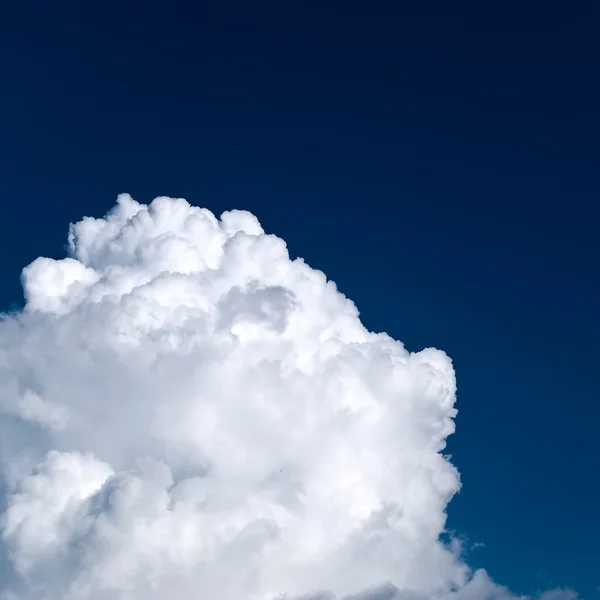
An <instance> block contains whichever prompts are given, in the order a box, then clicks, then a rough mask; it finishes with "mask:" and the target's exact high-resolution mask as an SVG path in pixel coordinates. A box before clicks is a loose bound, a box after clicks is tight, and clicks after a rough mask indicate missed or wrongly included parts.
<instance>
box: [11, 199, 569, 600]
mask: <svg viewBox="0 0 600 600" xmlns="http://www.w3.org/2000/svg"><path fill="white" fill-rule="evenodd" d="M69 249H70V256H69V257H68V258H65V259H63V260H59V261H55V260H51V259H48V258H39V259H37V260H36V261H34V262H33V263H32V264H31V265H29V266H28V267H26V268H25V269H24V271H23V287H24V294H25V300H26V304H25V307H24V309H23V310H22V311H21V312H18V313H15V314H10V315H5V316H4V317H3V319H2V322H1V323H0V469H1V474H2V486H3V487H2V490H3V492H4V500H3V505H2V511H3V516H2V524H1V525H2V542H1V550H2V553H3V560H2V562H1V563H0V582H3V588H2V592H1V593H0V598H2V600H34V599H35V600H80V599H81V600H108V599H111V600H113V599H116V600H192V599H206V600H216V599H219V600H273V599H275V598H279V599H283V598H287V599H290V600H291V599H293V598H305V599H306V600H308V599H310V598H312V599H313V600H317V599H323V600H324V599H333V598H347V599H348V600H350V599H354V600H367V599H369V600H392V599H394V600H422V599H443V600H471V599H473V600H475V599H477V600H482V599H490V600H492V599H507V598H512V596H511V595H510V593H509V592H508V591H507V590H505V589H504V588H502V587H500V586H498V585H496V584H495V583H493V581H492V580H491V579H490V578H489V577H488V576H487V574H486V573H485V572H483V571H477V572H472V571H471V570H470V569H469V568H468V566H467V565H466V564H465V563H464V561H463V559H462V558H461V556H460V546H459V545H456V544H455V545H446V544H444V543H442V541H440V535H441V534H442V533H443V532H444V529H445V521H446V513H445V511H446V507H447V505H448V502H449V501H450V499H451V498H452V496H453V495H454V494H455V493H456V492H457V491H458V489H459V486H460V480H459V474H458V472H457V470H456V468H455V467H454V466H453V465H452V464H451V463H450V462H449V460H448V459H447V458H446V457H444V455H443V454H442V452H443V450H444V446H445V443H446V438H447V437H448V436H449V435H450V434H452V433H453V432H454V421H453V418H454V417H455V415H456V410H455V408H454V402H455V391H456V385H455V377H454V371H453V368H452V363H451V361H450V359H449V358H448V357H447V356H446V355H445V354H444V353H443V352H441V351H439V350H435V349H432V348H428V349H425V350H422V351H421V352H416V353H410V352H408V351H407V350H406V349H405V348H404V346H403V345H402V344H401V343H400V342H398V341H395V340H393V339H392V338H390V337H389V336H388V335H386V334H376V333H372V332H369V331H367V330H366V329H365V328H364V327H363V325H362V324H361V322H360V319H359V315H358V311H357V309H356V307H355V305H354V304H353V303H352V302H351V301H350V300H349V299H348V298H346V297H345V296H344V295H343V294H341V293H340V292H339V291H338V290H337V289H336V286H335V284H334V283H332V282H331V281H328V280H327V279H326V277H325V275H324V274H323V273H321V272H319V271H316V270H314V269H311V268H310V267H309V266H308V265H306V264H305V263H304V262H303V261H302V260H301V259H296V260H291V259H290V258H289V256H288V253H287V250H286V246H285V243H284V242H283V241H282V240H281V239H279V238H277V237H275V236H273V235H267V234H265V233H264V231H263V229H262V228H261V226H260V224H259V222H258V221H257V219H256V218H255V217H254V216H253V215H251V214H249V213H247V212H243V211H231V212H226V213H224V214H223V215H221V217H220V219H217V218H215V216H214V215H213V214H212V213H211V212H210V211H208V210H204V209H199V208H196V207H193V206H191V205H190V204H188V203H187V202H186V201H185V200H182V199H170V198H157V199H156V200H154V201H153V202H152V204H150V205H149V206H145V205H141V204H138V203H137V202H135V201H134V200H133V199H132V198H131V197H129V196H128V195H122V196H120V197H119V199H118V204H117V206H116V207H115V208H114V209H113V210H112V211H111V212H110V213H109V214H108V215H107V216H106V217H105V218H103V219H94V218H85V219H83V220H82V221H81V222H79V223H77V224H75V225H72V226H71V229H70V233H69ZM557 593H558V592H557ZM559 596H560V597H561V598H565V597H568V594H567V596H565V594H562V595H561V594H560V593H559Z"/></svg>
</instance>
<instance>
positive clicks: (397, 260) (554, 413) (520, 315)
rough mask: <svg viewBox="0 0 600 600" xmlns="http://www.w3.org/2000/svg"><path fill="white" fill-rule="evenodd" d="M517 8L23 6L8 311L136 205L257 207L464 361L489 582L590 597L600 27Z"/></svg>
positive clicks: (473, 524) (15, 57) (467, 526)
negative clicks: (66, 249)
mask: <svg viewBox="0 0 600 600" xmlns="http://www.w3.org/2000/svg"><path fill="white" fill-rule="evenodd" d="M522 4H523V5H521V6H517V5H514V6H513V5H510V4H507V3H494V4H492V3H486V2H480V3H478V4H475V3H473V4H470V5H466V4H462V5H461V4H460V3H446V2H444V3H441V2H440V3H439V4H436V3H425V2H415V3H406V2H402V1H400V0H396V1H392V0H390V1H388V2H381V1H378V0H371V1H369V2H354V1H352V0H349V1H344V2H342V1H336V2H329V1H327V0H321V1H319V2H309V1H305V2H303V1H297V2H283V1H281V0H280V1H279V2H268V3H267V2H260V1H257V2H245V1H244V2H242V1H235V0H229V1H226V0H220V1H213V2H202V1H200V0H197V1H192V0H190V1H188V2H181V1H170V2H154V1H146V2H141V1H140V2H131V1H129V0H121V1H119V2H116V1H108V2H71V1H61V2H49V1H48V2H46V1H44V2H42V1H41V0H39V1H37V2H36V1H34V2H29V1H25V0H19V2H12V3H8V2H6V3H3V6H2V8H1V9H0V68H1V71H0V86H1V88H0V114H1V115H2V116H1V125H2V126H1V130H0V160H1V162H0V164H1V174H0V194H1V195H0V198H1V199H2V218H1V219H0V227H1V230H0V256H1V257H2V258H1V261H0V278H1V279H0V280H1V282H2V283H1V284H0V305H1V306H2V308H8V307H9V305H10V304H11V303H18V302H20V301H21V297H20V288H19V273H20V270H21V268H22V267H23V266H25V265H26V264H27V263H28V262H30V261H31V260H32V259H34V258H35V257H37V256H38V255H47V256H54V257H60V256H62V255H63V244H64V242H65V241H66V233H67V226H68V223H69V222H70V221H74V220H78V219H79V218H80V217H81V216H83V215H93V216H101V215H102V214H104V212H105V211H106V210H107V209H109V208H110V207H111V206H112V205H113V203H114V200H115V198H116V195H117V194H118V193H119V192H129V193H131V194H132V195H133V196H134V197H135V198H136V199H137V200H141V201H144V202H147V201H150V200H151V199H152V198H154V197H155V196H157V195H171V196H183V197H185V198H187V199H189V200H190V201H191V202H192V203H195V204H201V205H203V206H207V207H208V208H210V209H212V210H213V211H214V212H216V213H219V212H220V211H222V210H225V209H228V208H245V209H248V210H251V211H253V212H254V213H256V214H257V216H258V217H259V219H260V220H261V221H262V223H263V225H264V226H265V228H266V229H267V230H269V231H271V232H273V233H276V234H278V235H280V236H281V237H283V238H284V239H285V240H286V241H287V242H288V245H289V248H290V251H291V253H292V254H293V255H301V256H303V257H304V258H305V259H306V260H307V261H308V262H309V263H310V264H311V265H312V266H314V267H317V268H320V269H322V270H323V271H325V272H326V273H327V275H328V276H329V277H330V278H331V279H333V280H334V281H336V282H337V283H338V285H339V287H340V289H341V290H342V291H343V292H344V293H346V294H347V295H348V296H349V297H351V298H352V299H353V300H354V301H355V302H356V303H357V305H358V307H359V309H360V310H361V312H362V316H363V320H364V322H365V324H366V325H367V326H368V327H369V328H372V329H375V330H385V331H388V332H389V333H390V334H391V335H393V336H394V337H396V338H398V339H401V340H402V341H404V342H405V343H406V344H407V346H408V347H409V349H414V350H416V349H420V348H422V347H423V346H428V345H431V346H436V347H439V348H443V349H444V350H446V351H447V352H448V353H449V354H450V355H451V356H452V358H453V359H454V361H455V366H456V369H457V375H458V383H459V403H458V408H459V410H460V413H459V416H458V419H457V434H456V436H454V437H453V439H452V441H451V443H450V451H451V452H452V454H453V456H454V461H455V463H456V464H457V466H458V468H459V469H460V471H461V473H462V476H463V483H464V489H463V492H462V493H461V494H460V495H459V496H458V497H457V498H456V499H454V500H453V502H452V504H451V505H450V510H449V514H450V521H449V522H450V526H451V527H453V528H455V529H456V530H457V531H458V532H460V533H464V534H466V535H467V536H468V538H469V540H470V542H471V543H473V542H484V543H485V548H479V549H476V550H473V551H472V552H471V556H470V559H469V560H470V562H471V564H474V565H476V566H484V567H486V568H488V569H489V571H490V573H491V574H492V575H493V576H494V578H495V579H497V580H498V581H499V582H501V583H504V584H507V585H508V586H510V587H511V588H513V589H514V590H516V591H518V592H531V591H533V590H535V589H538V588H545V587H548V586H550V585H569V586H574V587H575V588H577V589H579V590H580V591H581V592H582V593H583V594H584V595H586V596H588V597H592V596H594V595H595V594H596V593H597V592H596V590H597V587H598V585H599V584H600V575H599V573H600V556H599V555H600V552H599V551H598V538H599V536H600V518H599V517H598V506H600V478H599V477H598V473H599V468H598V463H599V458H600V453H599V450H598V442H597V439H598V436H597V431H598V422H599V418H600V407H599V404H598V400H599V394H598V385H597V381H598V375H599V373H600V371H599V369H598V364H599V359H600V356H599V351H598V336H599V333H600V325H599V323H600V319H598V307H599V300H600V294H599V286H600V281H599V276H598V260H599V258H600V242H599V240H598V238H599V237H600V236H599V235H598V230H599V220H598V210H597V209H596V203H597V201H598V199H599V198H600V196H599V191H600V190H599V187H600V184H599V175H600V173H599V164H600V163H599V160H600V117H599V107H600V86H599V83H598V72H599V63H598V59H599V56H600V43H599V40H598V33H597V32H598V28H599V25H600V21H599V13H598V11H597V10H596V9H593V4H592V3H589V4H583V3H579V4H576V5H573V7H572V8H567V6H568V5H567V4H566V3H563V4H562V5H561V6H553V5H552V4H548V3H541V2H539V3H538V2H535V3H522Z"/></svg>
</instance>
